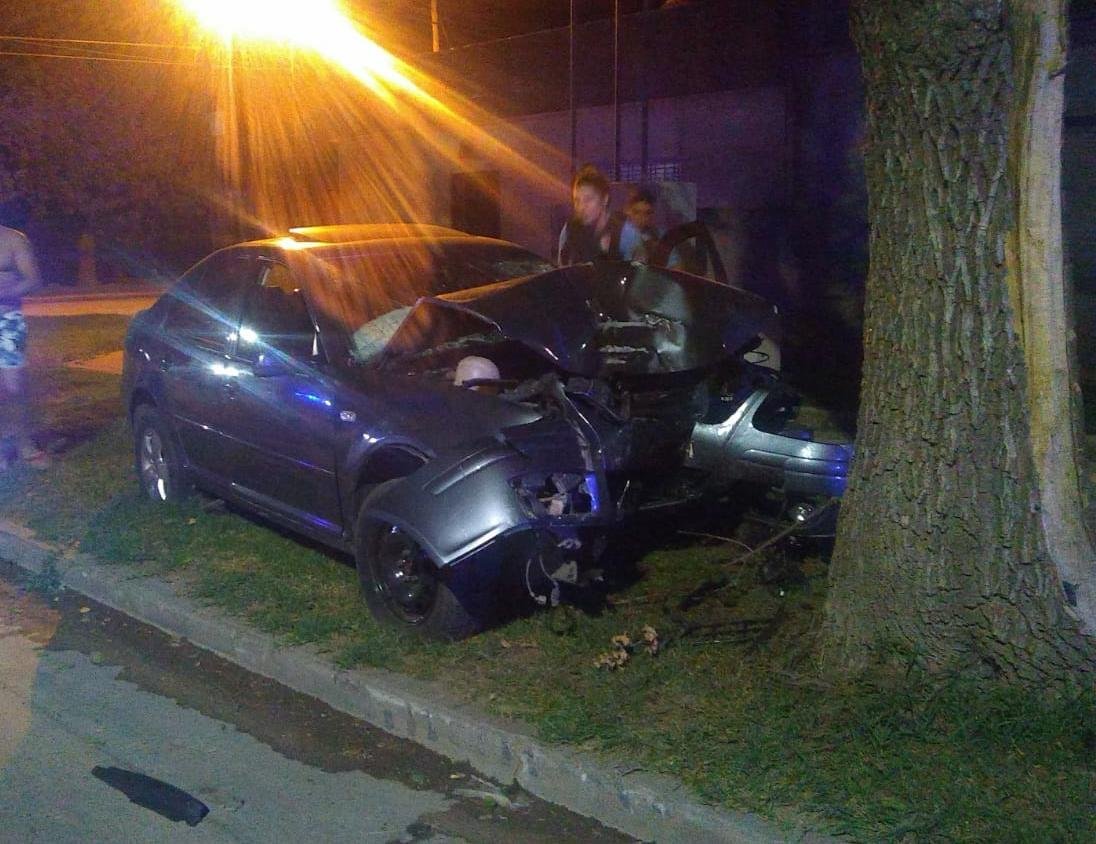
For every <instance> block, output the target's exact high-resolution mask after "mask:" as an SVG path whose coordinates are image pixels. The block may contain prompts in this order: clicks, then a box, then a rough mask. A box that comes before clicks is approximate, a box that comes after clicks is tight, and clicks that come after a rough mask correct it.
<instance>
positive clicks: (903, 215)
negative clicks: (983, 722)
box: [823, 0, 1096, 685]
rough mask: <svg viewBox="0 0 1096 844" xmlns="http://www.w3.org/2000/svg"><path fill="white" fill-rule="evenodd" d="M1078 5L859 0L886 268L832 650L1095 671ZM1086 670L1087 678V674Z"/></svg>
mask: <svg viewBox="0 0 1096 844" xmlns="http://www.w3.org/2000/svg"><path fill="white" fill-rule="evenodd" d="M1065 27H1066V19H1065V7H1064V2H1063V0H1007V2H1006V0H927V2H926V0H858V2H855V3H854V4H853V10H852V32H853V37H854V40H855V41H856V44H857V48H858V50H859V52H860V54H861V58H862V63H863V71H864V78H865V85H866V97H867V114H868V138H867V146H866V151H865V155H866V169H867V180H868V192H869V219H870V226H871V234H870V269H869V274H868V282H867V301H866V314H865V351H864V376H863V382H862V394H861V407H860V412H859V422H858V436H857V442H856V447H857V456H856V461H855V465H854V467H853V472H852V477H851V478H850V484H849V492H848V495H847V496H846V498H845V501H844V504H843V509H842V514H841V519H840V524H839V531H838V543H837V548H836V549H835V554H834V558H833V563H832V568H831V573H830V578H831V591H830V595H829V599H828V605H827V618H826V625H825V630H824V639H823V647H824V650H823V654H824V659H826V660H828V661H829V662H830V663H831V664H832V665H835V666H837V667H839V668H842V669H844V670H856V669H859V668H861V667H863V666H864V665H865V664H866V663H867V662H868V661H869V660H871V659H873V658H885V657H886V655H887V653H888V652H889V651H891V649H897V650H898V651H899V652H902V653H903V654H905V655H910V654H912V655H914V656H915V657H917V658H919V659H921V660H922V661H923V662H924V663H925V664H927V665H928V666H930V667H932V668H936V669H948V670H950V669H955V668H959V669H963V670H966V671H974V672H984V673H987V674H990V675H993V676H996V677H999V678H1001V679H1004V680H1007V681H1010V682H1022V683H1030V684H1034V685H1038V684H1044V683H1048V682H1049V683H1057V682H1059V681H1062V680H1065V681H1066V682H1074V683H1076V682H1081V683H1085V684H1091V682H1092V675H1093V673H1094V672H1096V638H1093V637H1094V636H1096V562H1094V559H1096V558H1094V556H1093V553H1092V548H1091V545H1090V543H1089V538H1088V536H1087V534H1086V531H1085V527H1084V524H1083V521H1082V505H1081V494H1080V486H1079V478H1078V467H1077V461H1076V454H1075V452H1076V447H1077V441H1076V439H1077V431H1076V427H1075V416H1074V415H1073V414H1072V413H1071V410H1070V408H1071V390H1072V389H1074V387H1073V382H1072V381H1071V380H1070V373H1069V360H1068V355H1067V335H1068V333H1069V329H1070V326H1069V324H1068V318H1067V314H1066V310H1065V290H1064V280H1063V268H1062V263H1063V262H1062V241H1061V209H1060V192H1059V181H1060V178H1059V168H1060V159H1061V155H1060V149H1061V127H1062V111H1063V82H1064V80H1063V75H1064V70H1065ZM1085 677H1087V679H1083V678H1085Z"/></svg>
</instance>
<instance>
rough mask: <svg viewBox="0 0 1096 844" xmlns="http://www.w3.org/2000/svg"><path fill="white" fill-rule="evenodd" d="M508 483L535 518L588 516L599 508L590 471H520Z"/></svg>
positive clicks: (595, 483) (594, 481)
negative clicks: (585, 473)
mask: <svg viewBox="0 0 1096 844" xmlns="http://www.w3.org/2000/svg"><path fill="white" fill-rule="evenodd" d="M511 483H512V484H513V486H514V491H515V492H516V493H517V495H518V498H519V499H520V500H521V502H522V505H523V507H524V508H525V511H526V513H528V515H530V516H532V517H534V518H539V519H543V518H553V519H558V518H566V517H568V516H587V515H590V514H591V513H596V512H597V511H598V510H599V509H600V502H599V500H598V488H597V478H596V477H595V476H594V475H593V474H587V475H580V474H577V473H574V472H552V473H543V472H537V473H530V474H527V475H521V476H519V477H517V478H514V480H513V481H511Z"/></svg>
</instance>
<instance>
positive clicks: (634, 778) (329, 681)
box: [0, 521, 832, 844]
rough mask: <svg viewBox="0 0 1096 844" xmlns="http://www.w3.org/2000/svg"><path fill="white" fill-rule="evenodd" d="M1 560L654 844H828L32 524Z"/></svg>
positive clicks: (10, 537)
mask: <svg viewBox="0 0 1096 844" xmlns="http://www.w3.org/2000/svg"><path fill="white" fill-rule="evenodd" d="M0 559H5V560H8V561H10V562H13V563H14V564H16V565H17V566H19V567H20V568H22V569H24V570H25V571H27V572H30V573H32V574H40V573H42V572H43V571H44V570H47V569H48V568H49V567H50V566H52V567H54V568H55V570H56V571H57V573H58V575H59V578H60V581H61V583H62V584H63V585H64V586H65V587H67V588H69V589H71V590H73V591H75V592H78V593H80V594H83V595H86V596H87V597H89V598H92V599H94V600H96V601H98V602H100V603H102V604H105V605H107V606H110V607H112V608H113V609H115V610H118V611H120V612H123V613H125V614H127V615H130V616H132V617H134V618H136V619H138V620H140V621H143V622H145V623H148V624H151V625H153V626H155V627H158V628H160V629H161V630H163V631H165V632H166V633H168V634H170V635H173V636H178V637H181V638H185V639H187V640H189V641H190V642H191V643H193V644H194V645H197V646H198V647H201V648H204V649H206V650H209V651H212V652H214V653H216V654H218V655H219V656H222V657H224V658H226V659H228V660H231V661H232V662H234V663H236V664H238V665H240V666H241V667H243V668H245V669H247V670H249V671H253V672H255V673H258V674H262V675H263V676H266V677H269V678H271V679H273V680H275V681H277V682H279V683H282V684H283V685H285V686H288V687H289V688H291V689H294V690H295V691H298V692H302V693H304V694H308V695H311V696H313V697H316V698H318V699H319V700H321V701H323V702H324V703H327V704H328V705H330V706H332V707H334V708H336V709H339V710H341V711H343V712H346V713H348V714H350V715H352V716H354V717H356V718H359V719H361V720H363V721H366V722H368V723H370V724H373V725H375V726H377V727H380V728H381V729H383V730H385V731H387V732H389V733H391V734H393V735H396V736H399V737H402V738H407V739H410V740H412V741H414V742H417V743H419V744H421V745H423V746H424V747H426V748H428V749H430V750H432V751H434V752H437V753H441V754H443V755H445V756H447V757H449V758H451V759H454V760H462V761H467V762H468V763H469V764H470V765H471V766H472V767H474V768H475V769H477V770H478V771H480V772H481V773H483V774H485V775H487V776H489V777H492V778H495V779H497V780H499V781H501V782H510V781H514V780H516V781H517V783H518V784H519V785H520V786H521V787H522V788H524V789H525V790H526V791H528V792H530V793H531V794H534V795H536V796H537V797H540V798H542V799H544V800H547V801H549V802H552V803H556V804H559V805H561V806H565V807H566V808H568V809H570V810H572V811H574V812H577V813H579V814H583V815H587V816H589V817H593V818H596V819H597V820H598V821H600V822H601V823H603V824H605V825H607V826H611V827H614V828H616V829H618V830H621V831H622V832H625V833H627V834H629V835H633V836H636V837H637V838H640V839H642V840H645V841H659V842H679V841H680V842H690V844H692V842H698V844H699V843H700V842H783V841H801V842H812V844H813V842H823V841H830V840H832V839H830V838H828V837H825V836H822V835H819V834H817V833H813V832H798V833H794V832H783V831H781V830H778V829H777V828H776V827H775V826H773V825H771V824H769V823H768V822H767V821H764V820H762V819H761V818H759V817H757V816H754V815H749V814H744V813H731V812H725V811H722V810H718V809H714V808H712V807H709V806H705V805H702V804H701V803H700V802H699V801H697V800H695V799H694V798H693V797H692V796H691V795H690V794H688V793H687V792H686V791H685V789H684V787H683V786H682V785H681V783H679V782H676V781H674V780H672V779H669V778H667V777H662V776H656V775H651V774H647V773H645V772H643V771H641V770H638V769H636V768H634V767H631V766H625V765H621V764H617V765H611V764H609V763H607V762H604V761H600V760H595V759H593V758H591V757H589V756H586V755H584V754H581V753H577V752H574V751H571V750H568V749H561V748H555V747H551V746H548V745H546V744H543V743H541V742H539V741H538V740H537V739H535V738H534V737H533V736H532V735H531V733H530V732H529V731H528V730H527V729H525V728H524V727H523V726H522V725H520V724H515V723H512V722H503V721H501V720H499V719H496V718H491V717H489V716H486V715H484V714H483V713H481V712H478V711H476V710H475V709H473V708H471V707H468V706H465V705H460V704H455V703H453V702H452V701H450V700H449V699H448V697H447V695H446V693H445V691H444V690H443V689H441V688H439V687H438V686H436V685H434V684H430V683H424V682H421V681H417V680H413V679H411V678H407V677H403V676H400V675H395V674H391V673H387V672H382V671H378V670H357V669H356V670H349V671H347V670H342V669H338V668H336V667H334V666H333V665H331V664H330V662H329V661H328V660H327V659H326V658H325V657H324V656H323V655H322V654H319V653H318V652H317V651H316V650H314V649H312V648H308V647H302V646H289V645H285V644H283V643H280V642H279V641H277V640H276V639H275V638H274V637H273V636H269V635H267V634H264V633H261V632H259V631H257V630H255V629H254V628H252V627H250V626H248V625H246V624H243V623H241V622H240V621H239V620H237V619H234V618H231V617H229V616H227V615H225V614H223V613H221V612H219V611H217V610H215V609H212V608H210V607H205V606H201V605H199V604H197V603H195V602H194V601H193V600H191V599H189V598H187V597H186V596H184V595H181V594H180V593H179V592H177V591H176V590H175V589H173V588H172V585H171V584H170V583H168V582H166V581H164V580H162V579H160V578H153V577H147V576H134V575H133V574H132V573H131V572H128V571H126V570H124V569H121V568H117V567H112V566H108V565H104V564H102V563H99V562H98V561H96V560H95V559H93V558H91V557H90V556H88V555H84V554H75V555H63V554H61V553H60V551H59V549H55V548H52V547H50V546H49V545H46V544H45V543H41V542H39V541H37V540H35V539H34V537H33V536H32V535H31V534H30V533H29V532H28V531H26V530H25V529H23V528H21V527H20V526H18V525H15V524H12V523H10V522H5V521H0Z"/></svg>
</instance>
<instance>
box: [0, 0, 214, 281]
mask: <svg viewBox="0 0 1096 844" xmlns="http://www.w3.org/2000/svg"><path fill="white" fill-rule="evenodd" d="M12 5H13V8H12V9H11V10H7V9H6V11H10V12H11V14H12V15H14V17H11V18H9V21H8V23H9V25H10V26H11V27H12V28H13V29H12V30H11V31H14V32H18V33H19V34H24V33H25V34H27V35H40V34H43V33H45V34H48V35H49V36H50V37H52V36H54V35H56V36H58V37H60V36H67V37H75V38H84V39H96V38H106V39H119V40H118V41H111V42H110V43H102V44H84V43H80V44H75V43H74V44H73V45H71V46H68V45H66V44H65V43H64V42H50V43H45V42H34V41H26V42H20V41H10V42H9V43H7V47H8V48H10V49H11V51H13V52H19V53H24V54H26V53H37V54H38V55H37V56H33V57H31V56H25V55H24V56H12V55H8V56H4V57H2V58H0V109H2V111H3V114H4V120H3V121H2V122H0V209H2V210H3V212H4V215H5V217H7V219H8V221H9V222H11V223H15V224H18V225H21V226H26V227H27V229H28V230H29V231H30V233H31V234H32V236H33V237H34V240H35V243H36V246H37V247H38V249H39V253H40V255H41V257H42V260H43V263H44V265H45V269H46V274H47V279H48V280H51V281H60V282H66V283H67V282H70V281H72V280H73V278H74V276H75V256H76V244H77V241H78V239H79V238H80V236H81V235H82V234H85V233H87V234H90V235H92V236H94V239H95V241H96V243H97V244H98V247H99V255H100V258H104V257H105V258H106V259H107V261H108V263H109V264H110V265H112V266H111V267H108V274H109V273H110V271H111V270H113V272H114V273H116V274H121V273H125V274H146V273H148V272H150V271H155V270H156V269H157V268H158V266H163V265H164V264H166V265H168V266H171V267H173V268H176V267H178V265H179V264H180V263H186V262H187V261H189V260H191V259H193V258H195V257H198V256H199V255H200V254H201V253H202V252H203V250H204V249H205V247H206V244H207V240H208V217H209V212H208V208H209V205H210V203H211V202H214V201H215V199H216V197H215V185H214V184H213V179H212V178H211V177H212V175H213V173H214V169H213V166H212V161H213V159H212V151H211V146H212V144H211V127H212V120H211V117H210V114H211V106H210V99H209V94H208V91H209V90H210V87H211V85H210V81H209V79H210V77H211V74H212V73H213V72H214V71H213V69H211V68H210V67H209V65H208V63H203V62H202V61H200V60H197V58H198V57H197V56H196V54H195V53H194V52H193V51H190V52H187V51H182V52H179V51H164V50H150V49H148V48H140V49H138V48H137V47H132V48H131V47H126V46H124V43H123V42H124V41H139V40H142V39H144V38H149V39H154V40H156V41H168V40H170V39H172V38H174V39H175V40H178V37H177V36H174V35H172V34H171V32H170V30H167V29H164V28H163V27H161V28H160V29H159V30H158V31H146V30H145V29H142V27H140V26H137V25H136V21H138V20H140V19H139V18H138V17H137V13H138V12H139V11H140V10H139V9H137V8H136V6H135V7H134V10H133V11H134V17H133V18H126V19H123V20H120V21H115V24H116V25H117V26H118V27H120V29H119V31H117V32H114V31H103V30H102V26H105V25H106V24H101V23H99V21H100V20H106V21H107V22H108V23H109V22H110V21H111V20H113V19H111V18H107V19H104V18H103V16H102V14H101V12H100V14H99V16H98V17H97V18H94V19H85V17H81V15H82V14H86V13H87V10H84V11H83V12H81V10H80V9H76V10H67V11H65V12H64V13H63V14H60V15H57V16H55V17H56V19H53V18H50V10H48V9H44V10H43V9H38V7H37V6H36V5H35V4H31V3H29V2H27V0H14V2H13V4H12ZM82 8H83V7H81V9H82ZM20 9H22V10H23V11H22V12H21V13H20ZM146 22H147V21H146ZM45 54H54V55H56V54H64V55H66V56H69V58H59V57H51V56H49V55H45ZM196 237H197V238H198V239H199V242H198V243H195V242H194V241H195V238H196ZM51 271H52V272H51Z"/></svg>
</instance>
